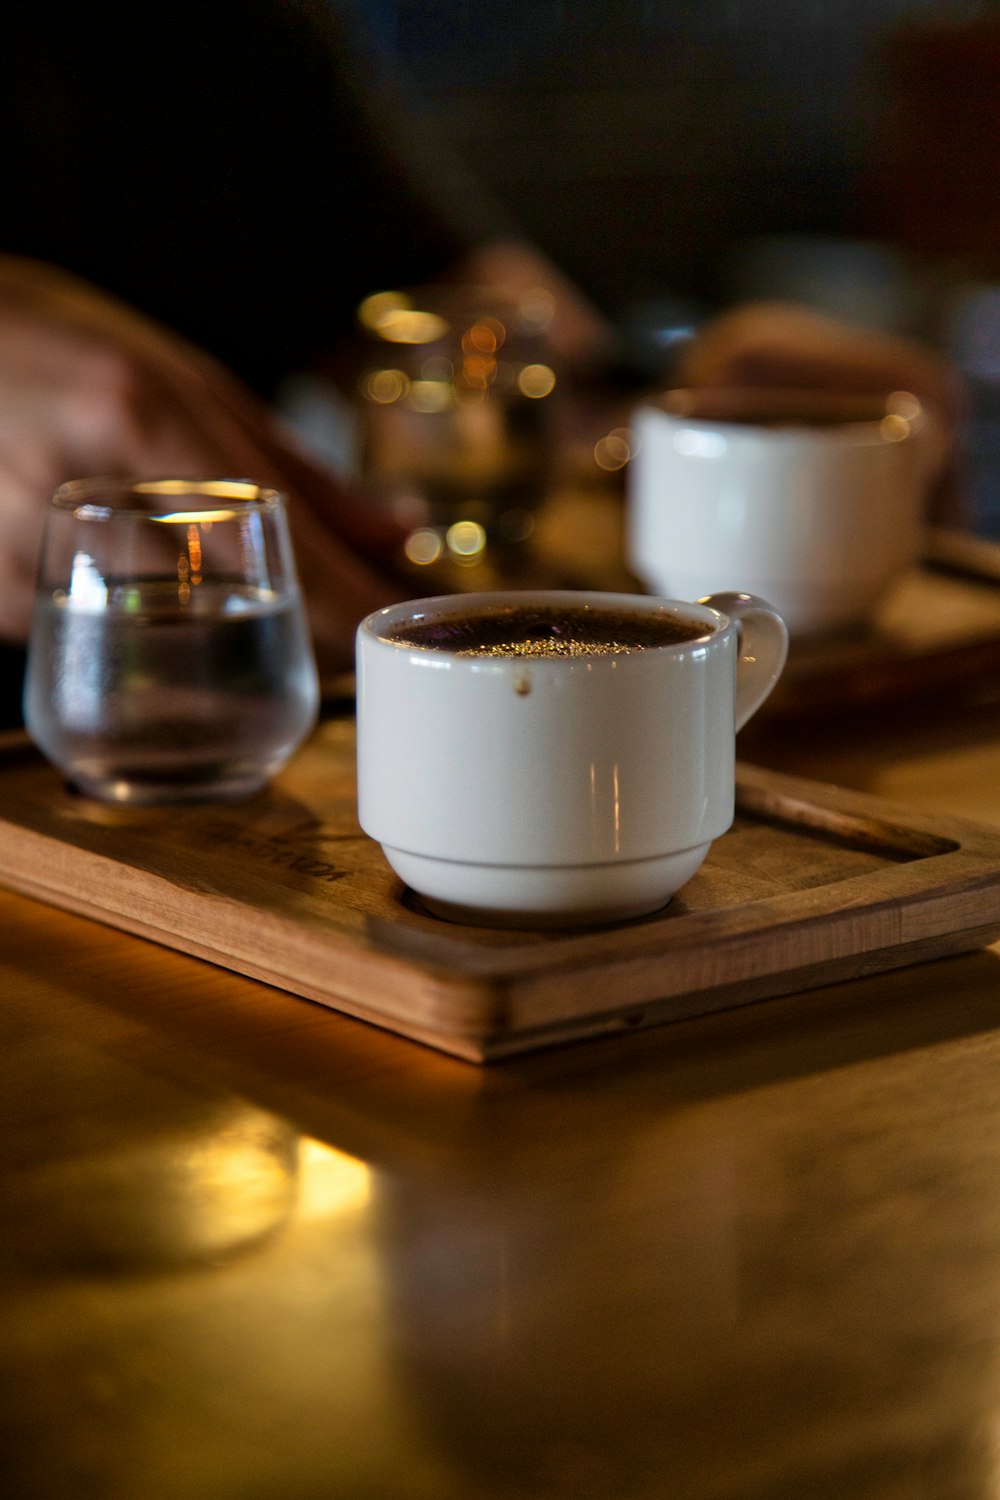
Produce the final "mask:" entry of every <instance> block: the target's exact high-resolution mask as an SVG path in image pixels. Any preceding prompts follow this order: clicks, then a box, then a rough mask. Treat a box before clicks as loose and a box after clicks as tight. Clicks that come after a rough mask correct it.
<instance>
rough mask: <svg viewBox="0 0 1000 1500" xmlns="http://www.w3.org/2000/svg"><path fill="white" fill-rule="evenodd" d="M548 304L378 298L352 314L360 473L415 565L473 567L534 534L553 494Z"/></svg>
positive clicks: (448, 295)
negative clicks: (357, 342) (358, 346)
mask: <svg viewBox="0 0 1000 1500" xmlns="http://www.w3.org/2000/svg"><path fill="white" fill-rule="evenodd" d="M551 316H552V301H551V298H550V297H549V296H548V294H547V293H545V292H541V291H540V292H537V293H532V294H529V295H528V296H527V297H525V298H523V299H522V300H521V301H520V302H513V301H505V300H504V299H503V298H501V297H498V296H497V295H495V294H493V293H486V292H479V291H476V290H475V289H474V288H469V287H447V286H435V287H432V288H426V289H423V290H421V291H418V292H414V293H400V292H380V293H376V294H375V295H374V296H371V297H369V298H367V299H366V300H365V301H364V302H363V303H362V304H361V307H360V309H359V318H360V321H361V324H362V326H363V328H364V330H365V349H364V358H363V367H362V370H361V373H360V376H359V380H358V393H359V408H360V428H361V430H360V433H359V439H360V463H361V470H362V473H363V475H364V477H365V480H366V482H367V483H368V484H369V486H370V487H372V488H373V489H374V490H375V491H376V492H377V493H378V494H380V495H381V497H382V498H383V500H384V501H385V503H386V504H387V505H388V506H389V507H390V509H391V510H392V512H393V513H394V515H395V516H396V517H397V518H398V519H399V520H400V521H401V522H402V524H403V525H404V526H406V527H407V528H408V530H409V537H408V540H407V543H406V552H407V556H408V558H409V560H410V561H411V562H413V563H418V564H426V563H433V562H437V561H438V560H439V559H446V560H448V561H451V562H457V563H463V562H464V563H466V564H469V565H474V564H476V563H477V562H479V561H481V560H482V559H483V558H484V556H485V554H486V553H487V551H488V552H490V553H491V554H509V553H510V552H513V551H516V550H517V549H518V548H520V547H521V546H522V545H523V544H524V543H525V542H526V541H527V539H528V537H529V536H530V535H531V532H532V529H533V526H534V519H535V514H536V512H537V510H538V507H539V506H540V504H541V503H542V501H543V499H544V498H545V495H546V492H547V490H548V488H549V485H550V483H551V477H552V469H553V457H554V448H555V437H554V422H553V414H554V404H555V403H554V397H555V392H556V373H555V370H554V369H553V366H552V362H551V357H550V354H549V350H548V345H547V341H546V328H547V325H548V323H549V320H550V319H551Z"/></svg>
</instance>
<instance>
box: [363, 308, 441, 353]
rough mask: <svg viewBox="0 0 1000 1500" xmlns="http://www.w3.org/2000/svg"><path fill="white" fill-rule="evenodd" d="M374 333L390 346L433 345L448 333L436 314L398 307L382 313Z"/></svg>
mask: <svg viewBox="0 0 1000 1500" xmlns="http://www.w3.org/2000/svg"><path fill="white" fill-rule="evenodd" d="M374 332H375V333H377V334H378V336H379V338H380V339H385V340H386V341H387V342H388V343H390V344H433V343H435V342H436V341H437V340H438V339H440V338H443V337H444V335H445V334H446V333H447V332H448V323H447V321H446V320H445V319H444V318H442V317H440V316H439V315H438V314H437V313H432V312H421V311H420V310H419V309H418V308H415V307H413V308H407V307H399V308H394V309H391V310H390V311H388V312H385V313H383V314H382V315H381V316H380V317H379V318H378V319H377V320H376V323H375V328H374Z"/></svg>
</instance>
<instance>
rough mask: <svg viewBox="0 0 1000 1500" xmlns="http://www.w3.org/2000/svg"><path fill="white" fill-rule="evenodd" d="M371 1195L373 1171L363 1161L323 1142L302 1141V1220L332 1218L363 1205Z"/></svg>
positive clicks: (300, 1155)
mask: <svg viewBox="0 0 1000 1500" xmlns="http://www.w3.org/2000/svg"><path fill="white" fill-rule="evenodd" d="M370 1196H371V1173H370V1172H369V1170H368V1168H367V1167H366V1166H365V1164H364V1162H362V1161H358V1160H357V1158H356V1157H353V1156H348V1155H347V1154H346V1153H345V1152H343V1151H337V1150H335V1149H334V1148H333V1147H332V1146H327V1145H325V1144H324V1143H323V1142H322V1141H317V1140H313V1138H312V1137H311V1136H303V1137H302V1138H301V1139H300V1141H299V1199H298V1217H299V1218H300V1219H305V1220H311V1219H329V1218H332V1217H333V1216H334V1215H335V1214H339V1213H345V1212H347V1211H349V1210H351V1209H360V1208H364V1207H365V1205H366V1204H367V1202H368V1200H369V1198H370Z"/></svg>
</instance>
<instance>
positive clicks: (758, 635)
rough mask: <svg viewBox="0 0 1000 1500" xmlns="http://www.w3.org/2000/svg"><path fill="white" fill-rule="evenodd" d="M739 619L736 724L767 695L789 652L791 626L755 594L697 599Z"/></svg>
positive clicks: (710, 607)
mask: <svg viewBox="0 0 1000 1500" xmlns="http://www.w3.org/2000/svg"><path fill="white" fill-rule="evenodd" d="M698 603H699V604H707V605H708V607H709V609H717V610H718V611H719V613H720V614H722V615H728V617H729V619H730V620H733V621H735V622H736V624H737V626H738V630H739V656H738V658H737V661H736V728H737V729H738V730H739V729H742V728H743V725H744V724H745V723H746V722H747V720H748V719H750V718H752V717H753V715H754V714H755V713H756V712H757V710H758V708H760V706H761V704H762V703H763V702H764V700H765V699H766V698H767V697H768V695H769V693H770V691H771V689H772V688H773V687H774V685H775V683H776V682H777V680H778V678H779V677H780V676H781V673H782V671H783V669H784V666H785V660H786V658H787V656H788V630H787V628H786V626H785V622H784V620H783V619H782V618H781V616H780V615H779V614H778V612H777V610H776V609H774V608H772V606H771V605H770V604H768V602H767V600H766V599H758V598H757V596H756V595H755V594H709V595H708V596H707V597H706V598H704V599H699V600H698Z"/></svg>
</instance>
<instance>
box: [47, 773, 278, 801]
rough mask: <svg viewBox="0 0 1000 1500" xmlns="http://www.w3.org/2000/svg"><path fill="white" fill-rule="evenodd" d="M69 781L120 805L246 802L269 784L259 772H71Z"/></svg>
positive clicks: (96, 797)
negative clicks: (179, 775)
mask: <svg viewBox="0 0 1000 1500" xmlns="http://www.w3.org/2000/svg"><path fill="white" fill-rule="evenodd" d="M67 781H68V785H69V786H70V787H71V789H72V790H73V791H74V792H77V793H79V795H80V796H81V797H90V798H91V799H92V800H93V801H96V802H109V803H114V804H116V805H117V806H119V807H162V806H167V805H170V804H174V803H185V802H186V803H195V802H242V801H244V800H245V799H246V798H247V797H252V796H254V795H255V793H257V792H259V791H261V790H263V788H264V787H265V786H266V785H267V778H266V777H261V776H259V775H254V776H229V777H226V778H224V779H222V780H219V781H181V780H177V781H130V780H128V779H127V778H125V777H100V778H90V777H85V776H78V775H74V774H72V773H70V775H69V776H68V778H67Z"/></svg>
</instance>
